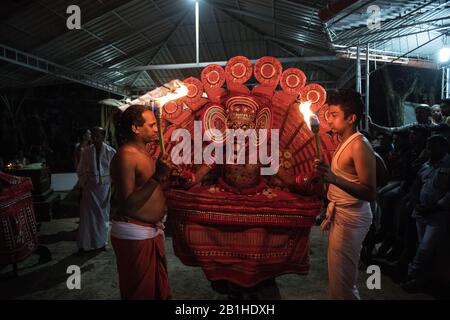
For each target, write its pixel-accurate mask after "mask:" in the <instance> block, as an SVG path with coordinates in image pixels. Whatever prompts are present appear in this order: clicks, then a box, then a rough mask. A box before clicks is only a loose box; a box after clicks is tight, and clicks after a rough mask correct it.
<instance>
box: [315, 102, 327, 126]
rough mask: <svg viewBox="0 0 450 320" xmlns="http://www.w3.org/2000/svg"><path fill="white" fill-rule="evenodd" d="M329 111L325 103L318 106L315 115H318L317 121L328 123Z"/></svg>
mask: <svg viewBox="0 0 450 320" xmlns="http://www.w3.org/2000/svg"><path fill="white" fill-rule="evenodd" d="M329 111H330V107H329V106H328V105H327V104H326V103H325V104H324V105H323V106H322V107H320V109H319V112H318V113H317V117H319V121H320V123H321V124H323V123H328V112H329Z"/></svg>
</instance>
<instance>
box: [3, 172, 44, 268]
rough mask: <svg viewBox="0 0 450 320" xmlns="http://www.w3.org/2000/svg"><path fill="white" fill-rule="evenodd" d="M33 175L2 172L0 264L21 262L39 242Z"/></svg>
mask: <svg viewBox="0 0 450 320" xmlns="http://www.w3.org/2000/svg"><path fill="white" fill-rule="evenodd" d="M31 189H32V183H31V179H30V178H23V177H16V176H12V175H8V174H5V173H3V172H0V265H7V264H11V263H16V262H19V261H21V260H23V259H25V258H26V257H28V256H29V255H30V254H31V253H32V252H33V251H34V250H35V249H36V248H37V245H38V239H37V225H36V218H35V215H34V210H33V200H32V197H31Z"/></svg>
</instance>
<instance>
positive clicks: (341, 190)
mask: <svg viewBox="0 0 450 320" xmlns="http://www.w3.org/2000/svg"><path fill="white" fill-rule="evenodd" d="M327 100H328V101H327V103H328V105H329V117H328V124H329V126H330V128H331V129H332V131H333V133H335V134H337V135H338V136H339V138H340V145H339V147H338V148H337V150H336V152H335V154H334V156H333V159H332V161H331V168H330V167H329V166H328V165H327V164H325V163H323V162H321V161H319V162H318V164H317V175H318V177H319V178H321V179H323V181H324V182H326V183H329V188H328V194H327V197H328V200H329V201H330V203H329V205H328V208H327V217H326V219H325V220H324V222H323V223H322V225H321V228H322V230H327V229H330V234H329V241H328V277H329V294H330V297H331V298H332V299H359V298H360V297H359V293H358V289H357V288H356V282H357V277H358V265H359V255H360V251H361V247H362V242H363V240H364V238H365V236H366V234H367V232H368V230H369V227H370V225H371V222H372V212H371V209H370V201H373V200H375V197H376V169H375V156H374V152H373V149H372V146H371V145H370V143H369V141H367V139H366V138H364V136H363V135H362V134H361V133H360V132H358V131H357V129H356V126H357V124H358V122H359V120H360V119H361V115H362V112H363V102H362V99H361V95H360V94H359V93H357V92H356V91H354V90H351V89H342V90H340V91H337V92H335V93H332V94H330V95H328V99H327Z"/></svg>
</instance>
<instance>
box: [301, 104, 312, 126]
mask: <svg viewBox="0 0 450 320" xmlns="http://www.w3.org/2000/svg"><path fill="white" fill-rule="evenodd" d="M310 107H311V101H306V102H302V103H300V105H299V107H298V109H299V110H300V112H301V113H302V114H303V119H304V120H305V122H306V125H307V126H308V128H309V130H311V117H312V116H314V113H313V112H312V111H311V109H310Z"/></svg>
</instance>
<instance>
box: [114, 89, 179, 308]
mask: <svg viewBox="0 0 450 320" xmlns="http://www.w3.org/2000/svg"><path fill="white" fill-rule="evenodd" d="M158 90H159V91H161V88H158V89H156V90H154V91H158ZM163 91H164V92H163V94H158V95H159V97H157V98H156V99H154V101H152V107H156V108H162V107H163V105H164V103H165V102H167V101H169V100H170V99H168V97H169V96H170V97H172V98H174V99H176V98H178V97H180V95H179V94H177V92H176V90H169V89H167V90H163ZM153 93H154V92H153ZM159 93H161V92H159ZM160 112H161V111H160ZM158 120H160V119H157V118H156V117H155V114H154V113H153V111H151V110H150V109H149V108H148V107H147V106H143V105H132V106H130V107H128V108H127V109H126V110H125V111H124V112H123V114H122V115H121V118H120V122H119V131H120V132H121V133H122V135H123V136H124V137H125V140H126V141H125V143H124V144H123V145H122V146H121V147H120V148H119V150H118V152H117V154H116V155H115V157H114V158H113V160H112V163H111V176H112V179H113V184H114V186H115V188H116V191H117V192H116V195H117V202H118V210H117V212H116V214H115V215H114V217H113V221H112V227H111V242H112V246H113V248H114V252H115V254H116V261H117V270H118V273H119V287H120V294H121V297H122V299H161V300H165V299H169V298H170V297H171V292H170V287H169V281H168V274H167V266H166V257H165V248H164V232H163V228H164V226H163V224H162V222H161V221H162V219H163V217H164V208H165V197H164V193H163V185H164V183H165V182H166V181H167V180H168V178H169V176H170V174H171V168H170V167H171V166H170V164H169V162H168V157H167V155H166V154H165V152H164V142H163V141H162V138H161V139H160V141H159V142H160V158H159V159H158V160H157V161H155V160H154V159H153V158H152V156H151V154H150V153H149V152H148V151H147V148H146V145H147V144H148V143H151V142H154V141H156V140H158V136H159V134H158V133H159V132H161V126H160V121H158ZM160 136H161V137H162V135H160Z"/></svg>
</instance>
